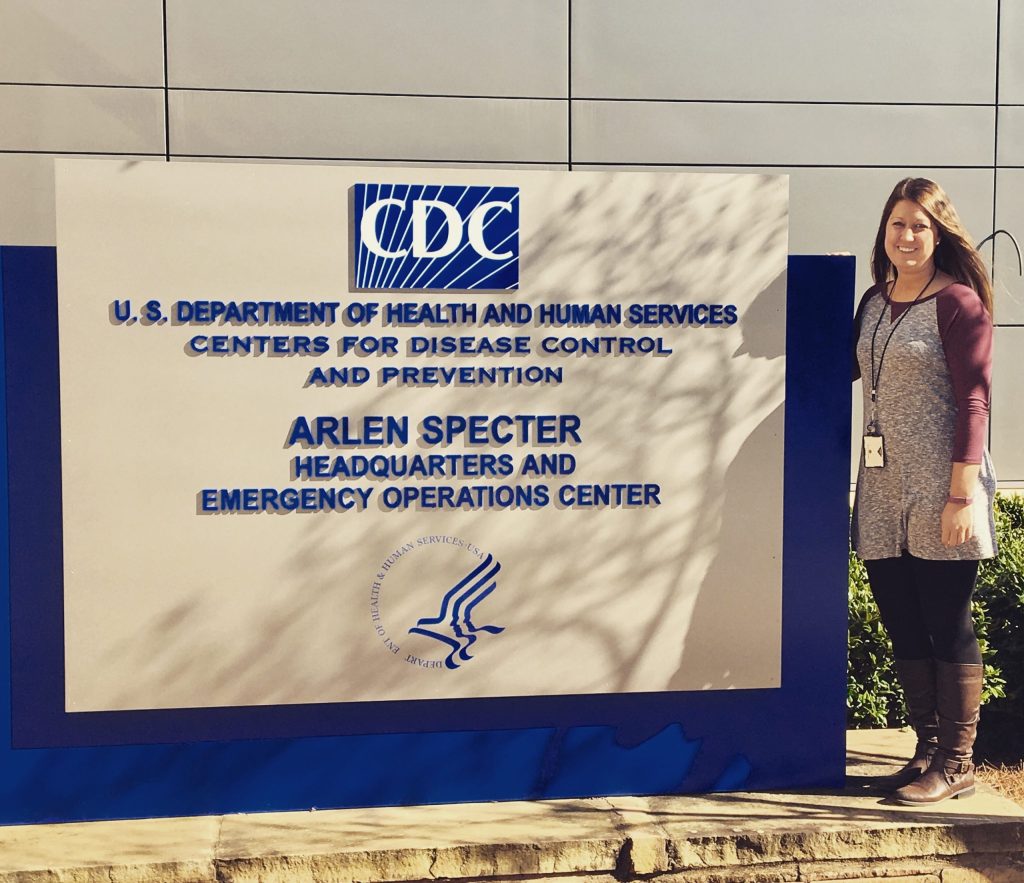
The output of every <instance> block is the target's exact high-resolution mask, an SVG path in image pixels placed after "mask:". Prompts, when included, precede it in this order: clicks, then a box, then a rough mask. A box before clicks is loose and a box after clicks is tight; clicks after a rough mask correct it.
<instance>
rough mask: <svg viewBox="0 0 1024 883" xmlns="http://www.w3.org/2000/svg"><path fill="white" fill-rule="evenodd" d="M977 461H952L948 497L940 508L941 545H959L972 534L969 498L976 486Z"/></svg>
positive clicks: (978, 467)
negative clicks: (943, 506) (941, 508)
mask: <svg viewBox="0 0 1024 883" xmlns="http://www.w3.org/2000/svg"><path fill="white" fill-rule="evenodd" d="M980 471H981V466H980V465H979V464H978V463H954V464H953V474H952V476H951V477H950V479H949V499H948V501H947V502H946V506H945V508H943V510H942V545H944V546H959V545H960V544H961V543H966V542H967V541H968V540H969V539H971V538H972V537H973V536H974V514H973V512H972V510H971V507H972V506H973V505H974V504H973V503H972V502H963V503H962V502H960V501H961V500H971V499H972V498H973V497H974V491H975V489H976V488H977V486H978V473H979V472H980Z"/></svg>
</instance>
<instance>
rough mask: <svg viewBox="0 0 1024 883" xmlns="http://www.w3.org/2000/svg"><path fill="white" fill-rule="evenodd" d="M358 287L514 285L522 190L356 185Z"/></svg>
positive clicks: (462, 288) (463, 288)
mask: <svg viewBox="0 0 1024 883" xmlns="http://www.w3.org/2000/svg"><path fill="white" fill-rule="evenodd" d="M354 202H355V206H354V208H355V216H354V219H355V223H354V225H353V227H354V238H355V248H354V253H355V273H354V276H355V287H356V289H357V290H359V291H474V290H476V291H514V290H516V289H518V288H519V188H518V187H483V186H472V187H469V186H464V185H454V184H356V185H355V187H354Z"/></svg>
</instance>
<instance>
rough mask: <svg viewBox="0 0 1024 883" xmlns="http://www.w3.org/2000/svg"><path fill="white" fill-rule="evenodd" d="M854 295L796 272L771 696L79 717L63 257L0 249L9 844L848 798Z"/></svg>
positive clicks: (790, 308)
mask: <svg viewBox="0 0 1024 883" xmlns="http://www.w3.org/2000/svg"><path fill="white" fill-rule="evenodd" d="M853 279H854V262H853V259H852V258H833V257H792V258H790V261H789V274H788V296H787V297H788V299H787V317H788V318H787V332H786V335H787V340H786V357H787V373H786V402H785V432H786V446H785V477H784V478H785V485H784V487H785V490H784V494H785V496H784V507H785V523H784V530H783V535H784V539H783V550H782V554H783V616H782V621H783V635H782V686H781V687H780V688H778V689H770V690H729V691H705V692H678V693H627V694H611V695H581V696H538V697H519V698H509V699H461V700H431V701H414V702H413V701H403V702H369V703H344V704H322V705H280V706H260V707H244V708H242V707H237V708H203V709H172V710H153V711H130V712H87V713H71V714H69V713H66V712H65V711H64V651H63V647H64V621H63V585H62V580H63V564H62V560H61V549H62V521H61V477H60V467H59V464H60V450H61V439H60V401H59V354H58V348H57V278H56V250H55V249H53V248H30V247H2V248H0V301H2V311H0V321H2V323H3V328H2V334H0V346H2V348H3V351H2V353H0V365H2V366H3V370H4V382H3V383H2V384H0V417H2V420H3V424H4V429H5V431H4V432H3V433H0V458H2V460H3V463H4V464H5V468H4V469H3V470H0V504H2V505H0V531H2V532H3V534H4V536H5V537H6V538H7V541H6V542H3V543H2V544H0V556H2V557H3V560H2V561H0V576H2V582H0V734H2V735H0V782H3V788H2V789H0V824H28V823H40V822H64V821H78V820H86V819H112V818H137V817H152V816H188V815H202V814H218V813H227V812H258V811H269V810H300V809H309V808H311V807H319V808H328V807H359V806H385V805H400V804H417V803H449V802H468V801H484V800H526V799H529V800H533V799H548V798H559V797H589V796H599V795H620V794H676V793H693V792H705V791H727V790H737V789H743V790H768V789H779V788H807V787H839V786H840V785H841V784H842V782H843V777H844V764H845V697H846V610H847V566H848V565H847V534H848V523H849V506H848V501H849V497H848V492H849V453H848V449H849V437H850V386H849V352H850V347H849V341H850V326H851V315H852V303H853ZM748 321H749V320H748ZM751 324H752V323H751ZM745 345H746V346H747V349H748V351H749V352H751V353H752V354H753V355H756V356H762V357H765V358H771V357H773V356H778V355H780V354H779V353H761V352H756V342H753V343H748V344H745ZM742 457H743V454H742V452H741V454H740V459H742ZM742 468H743V469H744V470H745V472H744V474H745V475H746V476H748V477H749V476H751V475H753V476H755V480H756V464H748V465H747V466H744V467H742ZM732 488H735V490H732ZM730 493H736V494H738V495H741V494H742V483H741V482H732V483H730ZM723 529H724V530H728V525H727V524H726V525H724V526H723ZM737 539H739V538H738V537H737ZM737 553H738V554H742V549H741V548H738V549H737ZM699 614H700V610H699V605H698V609H697V611H696V614H695V615H699ZM723 639H724V640H728V636H727V635H723Z"/></svg>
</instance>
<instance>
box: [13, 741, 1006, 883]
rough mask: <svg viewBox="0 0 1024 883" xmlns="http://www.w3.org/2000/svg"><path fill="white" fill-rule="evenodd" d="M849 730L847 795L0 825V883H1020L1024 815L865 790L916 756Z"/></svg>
mask: <svg viewBox="0 0 1024 883" xmlns="http://www.w3.org/2000/svg"><path fill="white" fill-rule="evenodd" d="M912 739H913V737H912V736H911V735H909V734H907V733H900V732H897V731H892V730H887V731H860V732H856V731H855V732H851V733H850V734H849V739H848V757H849V761H848V773H849V777H850V778H849V782H848V786H847V788H846V790H845V791H843V792H841V793H839V792H828V793H825V792H811V793H808V792H799V793H792V792H791V793H785V794H782V793H756V794H739V793H733V794H713V795H702V796H694V797H616V798H596V799H589V800H556V801H543V802H533V803H527V802H519V803H491V804H460V805H450V806H424V807H400V808H386V809H369V810H367V809H359V810H332V811H318V812H303V813H268V814H264V815H233V816H219V817H205V818H191V819H150V820H142V821H126V822H92V823H81V824H67V825H36V826H25V827H9V828H0V883H15V881H16V883H36V881H47V883H60V881H74V883H79V881H83V883H84V881H89V883H92V881H97V883H99V881H102V883H136V881H145V883H158V881H159V883H184V881H189V883H191V881H203V883H210V881H228V883H250V881H251V883H255V881H261V883H279V881H280V883H285V881H288V883H292V881H331V883H342V881H399V880H401V881H414V880H436V879H448V880H464V881H485V880H486V881H506V880H515V881H519V883H527V881H540V880H557V881H566V883H577V881H599V883H612V881H623V880H633V879H648V880H656V881H659V883H661V881H664V883H669V881H672V883H675V881H679V883H682V881H698V880H700V881H721V883H724V881H734V880H735V881H750V883H754V881H758V883H769V881H797V880H826V879H827V880H848V881H852V880H860V881H864V880H869V879H875V880H877V878H878V877H885V878H887V881H886V883H908V881H916V883H920V881H925V883H981V881H986V880H987V881H997V883H1021V881H1024V808H1021V807H1020V806H1018V805H1017V804H1015V803H1013V802H1011V801H1009V800H1007V799H1005V798H1002V797H1000V796H999V795H998V794H996V793H995V792H994V791H992V790H991V789H990V788H988V787H985V786H982V787H980V788H979V792H978V794H977V795H976V796H975V797H972V798H970V799H967V800H957V801H949V802H947V803H945V804H943V805H940V806H937V807H934V808H932V809H930V810H928V811H920V810H915V809H912V808H908V807H899V806H894V805H888V804H887V803H885V802H883V800H882V798H881V797H880V796H879V795H877V794H873V793H871V792H870V791H869V790H868V788H867V782H866V780H867V778H868V777H870V776H872V775H877V774H878V773H880V772H885V771H888V770H889V769H890V768H891V767H892V765H893V764H895V763H896V761H897V758H898V757H900V756H902V755H903V754H904V752H908V751H909V750H911V749H912Z"/></svg>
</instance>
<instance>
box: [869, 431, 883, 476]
mask: <svg viewBox="0 0 1024 883" xmlns="http://www.w3.org/2000/svg"><path fill="white" fill-rule="evenodd" d="M864 465H865V466H866V467H867V468H868V469H880V468H882V467H883V466H885V441H884V439H883V438H882V436H881V433H877V432H865V433H864Z"/></svg>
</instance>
